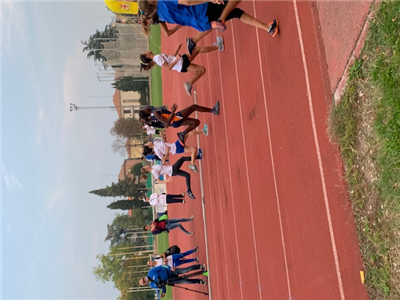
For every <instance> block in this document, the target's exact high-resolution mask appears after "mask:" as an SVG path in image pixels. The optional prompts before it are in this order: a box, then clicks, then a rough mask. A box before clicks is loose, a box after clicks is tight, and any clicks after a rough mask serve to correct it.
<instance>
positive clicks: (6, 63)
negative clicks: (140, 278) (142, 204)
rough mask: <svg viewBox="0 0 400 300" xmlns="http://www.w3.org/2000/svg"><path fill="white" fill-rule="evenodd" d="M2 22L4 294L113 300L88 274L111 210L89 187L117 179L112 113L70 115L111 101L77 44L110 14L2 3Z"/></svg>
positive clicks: (98, 9) (96, 7) (102, 246)
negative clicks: (72, 109) (75, 109)
mask: <svg viewBox="0 0 400 300" xmlns="http://www.w3.org/2000/svg"><path fill="white" fill-rule="evenodd" d="M1 19H2V20H1V22H2V24H1V38H2V40H1V52H2V53H1V54H2V57H1V139H2V141H1V147H2V149H1V168H2V172H1V174H2V175H1V177H2V178H1V179H2V180H1V185H2V186H1V239H2V241H1V272H2V274H1V284H2V286H1V288H0V289H1V294H2V295H1V297H2V299H94V298H96V299H103V298H108V299H110V298H111V299H113V298H116V296H117V295H118V292H117V291H116V290H114V289H113V287H112V285H111V284H108V285H104V284H102V283H100V282H96V280H95V278H94V276H93V275H92V269H93V266H95V265H97V264H98V263H97V260H96V258H95V257H96V255H97V254H100V253H106V252H107V249H108V243H104V237H105V235H106V225H107V224H108V223H111V222H112V219H113V218H114V215H115V211H111V210H109V209H107V208H106V205H107V204H109V203H110V199H104V198H100V197H96V196H93V195H91V194H88V191H90V190H93V189H97V188H101V187H104V186H105V185H107V184H110V183H111V182H112V181H116V174H118V172H119V170H120V166H121V164H122V161H123V158H122V157H121V156H120V155H119V154H113V153H112V150H111V142H112V140H113V138H112V137H111V135H110V134H109V130H110V128H111V126H112V123H113V121H115V120H116V118H117V114H116V112H111V111H109V110H107V109H106V110H98V111H93V110H92V111H90V110H88V111H78V112H73V113H70V112H69V103H70V102H74V103H76V104H77V105H78V106H79V105H80V106H103V105H104V106H109V105H112V95H113V93H114V91H113V90H112V89H111V87H110V82H99V81H98V79H97V77H96V75H97V71H98V67H96V66H95V64H94V62H93V60H88V59H87V58H86V53H83V52H82V47H83V46H82V44H81V43H80V41H81V40H86V39H87V38H88V37H89V35H90V34H92V33H94V32H95V30H96V29H99V30H102V29H104V27H105V25H106V24H108V23H110V21H111V13H110V12H109V11H107V10H106V8H105V5H104V4H103V2H102V1H96V2H85V3H72V2H37V3H30V2H17V3H15V2H2V18H1ZM89 95H94V96H98V97H97V98H96V97H88V96H89ZM104 96H110V97H104ZM104 174H109V175H110V176H104ZM113 175H115V176H113Z"/></svg>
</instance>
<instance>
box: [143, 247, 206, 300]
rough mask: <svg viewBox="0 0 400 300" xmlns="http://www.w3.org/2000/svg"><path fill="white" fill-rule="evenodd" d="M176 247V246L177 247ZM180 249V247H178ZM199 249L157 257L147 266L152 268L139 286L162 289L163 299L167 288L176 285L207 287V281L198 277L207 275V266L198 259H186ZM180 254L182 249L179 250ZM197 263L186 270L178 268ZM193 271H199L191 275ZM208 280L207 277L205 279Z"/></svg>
mask: <svg viewBox="0 0 400 300" xmlns="http://www.w3.org/2000/svg"><path fill="white" fill-rule="evenodd" d="M175 247H176V246H175ZM177 248H178V249H179V247H177ZM198 251H199V248H198V247H196V248H194V249H192V250H189V251H186V252H184V253H175V254H172V253H167V252H168V251H167V252H165V253H163V254H162V255H157V256H156V257H155V259H154V260H150V261H149V262H148V263H147V265H148V266H149V267H150V268H151V269H150V271H149V272H148V273H147V276H146V277H143V278H141V279H140V280H139V285H141V286H144V285H147V284H149V285H150V287H152V288H153V289H161V292H162V294H161V298H163V297H164V296H165V292H166V286H167V285H169V286H174V285H175V284H203V285H207V280H205V279H199V278H191V277H197V276H199V275H205V276H207V273H206V265H205V264H203V265H200V264H199V259H198V257H196V258H186V256H188V255H190V254H193V253H198ZM179 252H180V249H179ZM193 262H194V263H195V264H193V265H191V266H189V267H186V268H176V267H178V266H180V265H183V264H188V263H193ZM192 271H198V272H194V273H190V272H192ZM205 278H206V277H205Z"/></svg>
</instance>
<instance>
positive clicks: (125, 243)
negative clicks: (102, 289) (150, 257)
mask: <svg viewBox="0 0 400 300" xmlns="http://www.w3.org/2000/svg"><path fill="white" fill-rule="evenodd" d="M135 211H136V214H135V216H134V217H130V216H129V215H127V214H117V215H116V217H115V219H114V220H113V222H112V224H111V225H108V229H109V230H108V231H109V232H108V235H107V238H106V240H110V241H111V242H112V243H111V244H110V251H109V253H108V254H107V255H103V254H100V255H97V256H96V258H97V259H98V260H99V262H100V263H99V265H98V266H96V267H94V268H93V274H94V276H95V278H96V280H98V281H101V282H103V283H107V282H111V283H113V285H114V287H115V288H117V289H118V290H120V291H121V296H119V298H118V299H121V300H133V299H136V300H144V299H152V298H153V297H154V296H153V295H154V292H147V293H143V292H141V293H134V294H133V293H127V291H128V289H129V288H130V287H134V286H138V281H137V275H136V273H135V272H141V271H143V273H144V272H145V271H146V270H147V269H148V268H147V267H141V266H144V265H146V263H147V259H146V258H139V259H132V257H131V255H130V253H131V252H132V250H131V249H130V248H131V247H132V246H135V251H145V250H146V249H147V248H146V247H145V246H146V240H145V239H141V238H137V239H124V238H121V239H120V240H119V241H118V242H117V243H116V242H115V240H114V239H115V237H116V236H119V233H120V231H121V230H122V231H124V230H125V229H126V228H132V227H138V226H141V225H142V224H143V222H144V221H145V220H146V219H148V216H144V215H142V214H143V213H144V212H145V210H142V209H137V210H135ZM114 232H115V234H113V233H114ZM141 246H143V247H141Z"/></svg>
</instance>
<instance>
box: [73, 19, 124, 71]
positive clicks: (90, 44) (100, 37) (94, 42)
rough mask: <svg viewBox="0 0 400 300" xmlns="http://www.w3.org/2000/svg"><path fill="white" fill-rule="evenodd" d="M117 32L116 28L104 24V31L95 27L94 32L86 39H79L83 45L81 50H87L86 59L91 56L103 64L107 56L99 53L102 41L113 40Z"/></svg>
mask: <svg viewBox="0 0 400 300" xmlns="http://www.w3.org/2000/svg"><path fill="white" fill-rule="evenodd" d="M117 33H118V30H117V29H116V28H115V27H113V26H111V25H106V27H105V28H104V31H99V30H97V29H96V32H95V33H94V34H92V35H91V36H90V37H89V39H88V40H87V41H84V42H83V41H81V43H82V44H83V45H85V47H83V49H82V52H85V51H88V54H87V55H86V57H87V58H88V59H90V58H93V59H94V61H100V62H102V63H103V64H104V62H105V61H107V58H105V57H104V56H103V55H101V51H102V49H104V46H103V44H102V43H105V42H111V41H115V40H116V34H117Z"/></svg>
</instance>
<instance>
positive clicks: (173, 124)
mask: <svg viewBox="0 0 400 300" xmlns="http://www.w3.org/2000/svg"><path fill="white" fill-rule="evenodd" d="M175 116H178V117H182V114H181V112H180V111H178V112H177V113H176V114H175ZM183 121H184V120H183V118H182V119H180V120H177V121H175V122H172V123H171V125H170V126H171V127H173V128H178V127H180V126H181V125H182V122H183Z"/></svg>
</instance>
